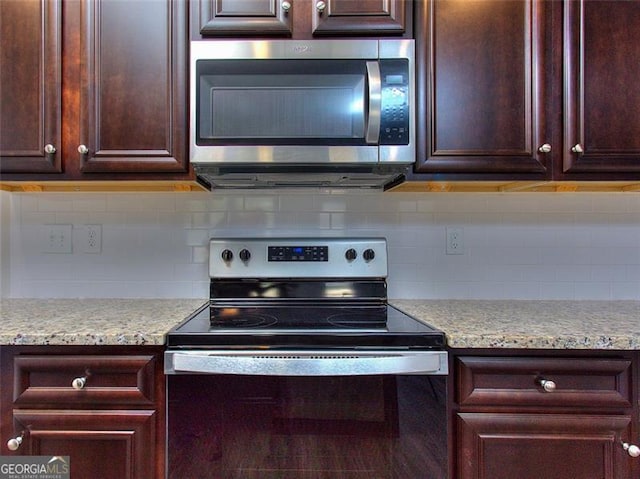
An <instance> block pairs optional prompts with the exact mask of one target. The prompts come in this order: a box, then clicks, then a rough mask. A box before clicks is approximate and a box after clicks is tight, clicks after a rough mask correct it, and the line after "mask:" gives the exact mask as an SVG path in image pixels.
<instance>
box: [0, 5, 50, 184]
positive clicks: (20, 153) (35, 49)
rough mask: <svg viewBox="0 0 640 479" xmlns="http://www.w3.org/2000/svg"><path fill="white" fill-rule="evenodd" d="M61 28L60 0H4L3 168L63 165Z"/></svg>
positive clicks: (0, 56) (0, 38) (0, 39)
mask: <svg viewBox="0 0 640 479" xmlns="http://www.w3.org/2000/svg"><path fill="white" fill-rule="evenodd" d="M61 28H62V15H61V0H51V1H48V0H22V1H0V45H2V47H0V65H1V66H0V95H1V96H2V100H0V171H1V172H2V173H9V172H15V173H21V172H41V173H58V172H61V171H62V161H61V155H62V153H61V152H62V125H61V121H62V114H61V101H62V88H61V83H60V82H61V68H62V59H61V55H62V51H61V46H62V41H61V35H62V33H61ZM47 145H49V146H48V147H47ZM45 148H46V150H45Z"/></svg>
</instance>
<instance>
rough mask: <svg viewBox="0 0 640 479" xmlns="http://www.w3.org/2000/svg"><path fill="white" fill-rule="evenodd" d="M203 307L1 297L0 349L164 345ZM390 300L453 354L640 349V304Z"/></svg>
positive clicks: (187, 302) (193, 302) (189, 302)
mask: <svg viewBox="0 0 640 479" xmlns="http://www.w3.org/2000/svg"><path fill="white" fill-rule="evenodd" d="M206 301H207V300H206V299H202V300H197V299H3V300H1V301H0V345H48V344H50V345H162V344H165V335H166V333H167V332H168V331H169V330H170V329H171V328H173V327H174V326H175V325H177V324H178V323H180V322H181V321H182V320H183V319H184V318H186V317H187V316H189V315H190V314H191V313H192V312H194V311H195V310H196V309H198V308H199V307H200V306H201V305H203V304H204V303H205V302H206ZM390 302H391V304H393V305H394V306H396V307H398V308H399V309H401V310H403V311H405V312H406V313H408V314H410V315H412V316H414V317H416V318H417V319H419V320H421V321H424V322H426V323H428V324H430V325H432V326H434V327H436V328H438V329H441V330H442V331H444V332H445V334H446V336H447V343H448V345H449V346H450V347H453V348H530V349H531V348H534V349H608V350H611V349H621V350H623V349H624V350H630V349H640V301H486V300H485V301H483V300H426V299H419V300H400V299H398V300H391V301H390Z"/></svg>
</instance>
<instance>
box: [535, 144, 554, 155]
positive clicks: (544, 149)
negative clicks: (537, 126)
mask: <svg viewBox="0 0 640 479" xmlns="http://www.w3.org/2000/svg"><path fill="white" fill-rule="evenodd" d="M538 151H539V152H540V153H549V152H550V151H551V145H550V144H549V143H545V144H544V145H542V146H541V147H540V148H538Z"/></svg>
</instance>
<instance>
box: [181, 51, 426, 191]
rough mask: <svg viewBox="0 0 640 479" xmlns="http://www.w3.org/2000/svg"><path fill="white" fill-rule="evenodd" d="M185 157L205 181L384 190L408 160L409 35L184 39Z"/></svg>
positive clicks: (411, 150)
mask: <svg viewBox="0 0 640 479" xmlns="http://www.w3.org/2000/svg"><path fill="white" fill-rule="evenodd" d="M190 73H191V84H190V86H191V88H190V102H191V118H190V139H191V147H190V158H191V163H192V164H193V165H194V169H195V171H196V174H197V176H198V178H199V180H200V181H201V182H203V183H204V184H205V185H206V186H207V187H210V188H216V187H217V188H232V187H248V188H260V187H277V186H299V187H304V186H331V187H361V188H385V187H388V186H390V185H393V184H397V183H398V182H401V181H402V180H403V179H404V172H406V170H407V168H408V167H409V165H411V164H413V163H414V161H415V140H414V137H415V132H414V128H415V125H414V116H415V108H414V105H415V89H414V83H415V81H414V41H413V40H404V39H403V40H368V39H353V40H352V39H346V40H308V41H295V40H267V41H262V40H248V41H230V40H227V41H225V40H221V41H194V42H192V43H191V63H190Z"/></svg>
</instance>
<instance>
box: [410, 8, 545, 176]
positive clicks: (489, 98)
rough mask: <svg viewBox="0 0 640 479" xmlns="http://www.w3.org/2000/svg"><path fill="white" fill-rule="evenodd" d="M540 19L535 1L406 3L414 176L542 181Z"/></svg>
mask: <svg viewBox="0 0 640 479" xmlns="http://www.w3.org/2000/svg"><path fill="white" fill-rule="evenodd" d="M549 15H550V10H549V8H548V2H545V1H542V0H523V1H515V2H514V1H512V0H504V1H502V0H496V1H490V2H487V1H467V0H434V1H424V2H417V3H416V12H415V16H416V72H417V93H418V94H417V98H418V105H417V127H416V137H417V151H418V158H417V164H416V171H417V172H422V173H473V174H475V175H476V177H477V179H481V178H482V175H485V174H495V173H511V174H514V173H526V174H533V177H536V178H541V179H544V178H548V177H549V176H550V174H551V168H550V165H551V158H550V155H549V152H548V151H546V150H548V149H549V148H550V146H549V145H548V144H550V143H551V139H550V137H549V131H548V117H549V114H550V113H549V112H550V108H551V95H550V91H549V90H550V86H549V81H550V79H551V75H550V61H548V60H549V58H550V55H549V52H550V50H551V49H550V48H549V44H548V41H549V37H548V36H547V33H548V32H547V28H548V25H549V24H550V22H549V21H548V18H549Z"/></svg>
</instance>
